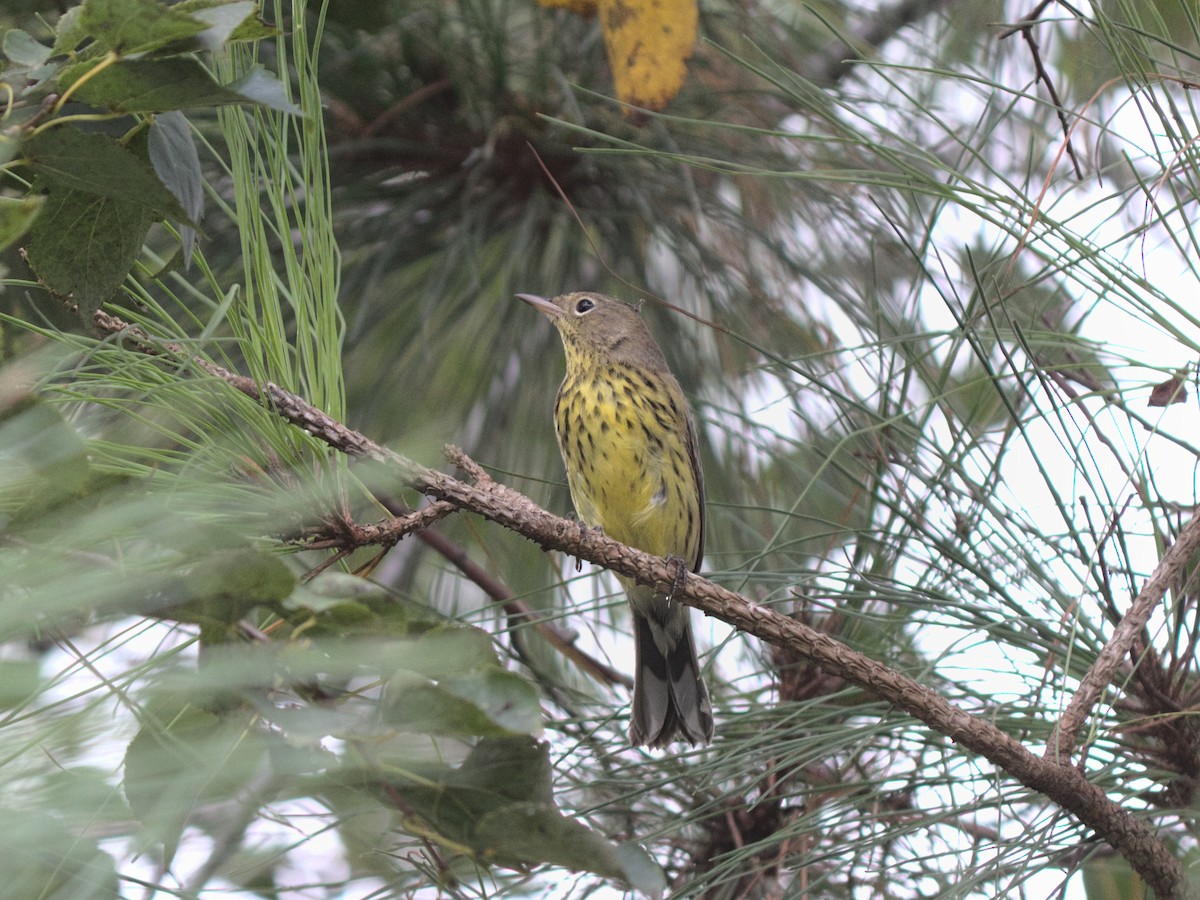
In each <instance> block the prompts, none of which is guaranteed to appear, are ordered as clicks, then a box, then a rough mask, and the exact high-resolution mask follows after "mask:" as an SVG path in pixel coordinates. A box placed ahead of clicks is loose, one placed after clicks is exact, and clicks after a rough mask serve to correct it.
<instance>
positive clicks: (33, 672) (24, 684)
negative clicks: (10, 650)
mask: <svg viewBox="0 0 1200 900" xmlns="http://www.w3.org/2000/svg"><path fill="white" fill-rule="evenodd" d="M40 668H41V667H40V664H39V663H38V662H37V660H17V659H5V660H0V709H12V708H14V707H16V706H19V705H21V704H23V703H26V702H27V701H28V700H29V699H30V698H32V697H34V696H35V695H36V694H37V692H38V686H39V685H40V684H41V683H42V674H41V671H40Z"/></svg>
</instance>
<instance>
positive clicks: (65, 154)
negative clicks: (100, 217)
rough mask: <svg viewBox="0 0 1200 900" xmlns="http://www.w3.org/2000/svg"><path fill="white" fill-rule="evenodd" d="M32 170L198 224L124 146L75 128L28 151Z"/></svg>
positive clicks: (51, 180) (43, 138)
mask: <svg viewBox="0 0 1200 900" xmlns="http://www.w3.org/2000/svg"><path fill="white" fill-rule="evenodd" d="M24 149H25V153H26V155H27V156H28V158H29V165H30V167H31V168H32V169H33V170H34V171H35V172H37V174H38V175H40V176H41V177H42V178H43V179H44V180H45V181H46V183H47V184H49V185H50V186H51V187H52V188H53V187H60V188H69V189H71V190H72V191H79V192H83V193H88V194H96V195H99V196H101V197H108V198H110V199H112V200H114V201H116V202H118V203H120V204H128V205H133V206H139V207H143V208H145V209H146V210H149V211H151V212H153V213H156V214H157V217H163V218H169V219H174V220H175V221H178V222H182V223H186V224H189V225H194V224H195V223H194V222H193V221H192V220H191V219H190V217H189V216H188V215H187V213H186V212H185V211H184V209H183V207H182V206H180V204H179V201H178V200H177V199H175V195H174V194H172V193H171V192H170V191H169V190H167V188H166V186H165V185H164V184H163V183H162V182H161V181H160V180H159V179H158V176H157V175H155V174H154V170H153V169H152V168H151V167H150V166H149V164H148V163H147V162H144V161H143V160H142V159H141V158H139V157H138V155H137V154H135V153H134V152H132V151H131V150H130V149H129V148H127V147H125V146H123V145H122V144H121V143H120V142H119V141H117V140H115V139H114V138H111V137H109V136H108V135H104V134H92V133H85V132H82V131H79V130H78V129H75V128H65V127H63V128H51V129H49V130H47V131H44V132H43V133H42V134H40V135H38V136H37V137H35V138H33V139H32V140H31V141H29V142H28V143H27V144H26V146H25V148H24Z"/></svg>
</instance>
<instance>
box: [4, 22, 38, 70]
mask: <svg viewBox="0 0 1200 900" xmlns="http://www.w3.org/2000/svg"><path fill="white" fill-rule="evenodd" d="M0 50H2V51H3V52H4V55H5V56H6V57H8V59H9V61H10V62H14V63H16V64H17V65H18V66H27V67H29V68H31V69H34V68H37V67H38V66H40V65H41V64H42V63H44V62H45V61H46V60H48V59H49V58H50V48H49V47H47V46H45V45H44V44H39V43H38V42H37V41H35V40H34V39H33V37H32V36H31V35H29V34H28V33H27V32H24V31H22V30H21V29H19V28H14V29H12V30H11V31H8V32H6V33H5V35H4V43H3V45H0Z"/></svg>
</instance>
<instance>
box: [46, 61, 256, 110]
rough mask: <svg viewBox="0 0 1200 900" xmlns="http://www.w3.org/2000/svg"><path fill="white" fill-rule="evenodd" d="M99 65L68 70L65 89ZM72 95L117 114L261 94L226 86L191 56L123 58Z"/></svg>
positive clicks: (213, 103)
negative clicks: (219, 82)
mask: <svg viewBox="0 0 1200 900" xmlns="http://www.w3.org/2000/svg"><path fill="white" fill-rule="evenodd" d="M97 64H98V61H97V60H89V61H88V62H84V63H78V64H76V65H74V66H71V67H70V68H68V69H65V70H64V71H63V73H62V79H61V80H62V85H63V89H64V90H65V89H66V88H68V87H70V85H72V84H74V83H75V82H76V81H78V80H79V79H80V78H82V77H83V76H84V75H86V74H87V73H88V72H89V71H91V70H92V69H93V68H95V67H96V65H97ZM72 96H73V97H74V98H75V99H76V100H79V101H80V102H83V103H88V104H91V105H92V106H99V107H103V108H104V109H110V110H113V111H114V112H164V111H167V110H179V109H197V108H204V107H216V106H231V105H234V104H238V103H254V104H259V103H260V101H259V100H258V99H257V98H252V97H248V96H247V95H245V94H244V93H240V92H239V91H237V90H230V89H229V88H225V87H222V86H221V85H220V84H218V83H217V82H216V81H214V80H213V77H212V76H211V75H209V74H208V70H207V69H205V68H204V66H202V65H200V63H199V62H197V61H196V60H195V59H191V58H172V59H130V60H123V61H121V62H118V63H116V64H114V65H110V66H107V67H106V68H104V69H103V70H101V71H99V72H97V73H96V75H94V76H92V77H91V78H89V79H88V80H87V81H85V82H83V84H81V85H80V87H79V89H78V90H77V91H75V93H74V94H73V95H72Z"/></svg>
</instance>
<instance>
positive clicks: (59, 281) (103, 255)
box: [27, 190, 153, 319]
mask: <svg viewBox="0 0 1200 900" xmlns="http://www.w3.org/2000/svg"><path fill="white" fill-rule="evenodd" d="M152 221H153V217H152V216H151V215H150V214H149V212H148V211H147V209H146V207H144V206H141V205H139V204H137V203H135V202H132V201H125V200H118V199H115V198H112V197H101V196H97V195H95V194H89V193H84V192H83V191H72V190H64V191H59V192H56V193H53V194H51V195H50V196H49V197H47V198H46V203H45V206H44V208H43V209H42V213H41V215H39V216H38V217H37V219H36V220H35V221H34V223H33V228H32V229H31V230H30V239H29V246H28V248H27V255H28V260H29V264H30V266H32V267H33V270H34V272H35V273H36V274H37V277H38V278H39V279H40V280H41V281H42V283H43V284H45V285H46V287H48V288H49V289H50V290H52V291H54V292H55V293H56V294H59V295H61V296H64V297H73V298H74V300H75V302H76V303H77V304H78V306H79V312H80V314H81V315H82V316H83V317H84V318H85V319H86V318H88V317H90V316H91V314H92V313H93V312H95V311H96V310H97V309H98V308H99V307H100V304H102V303H103V302H104V301H105V300H107V299H108V298H109V297H110V296H111V295H112V293H113V292H114V291H116V289H117V288H118V287H120V286H121V282H122V281H124V280H125V276H126V275H128V274H129V270H130V269H131V268H133V264H134V261H135V260H136V259H137V257H138V253H139V252H141V249H142V242H143V241H144V240H145V238H146V232H147V231H148V230H149V228H150V224H151V222H152Z"/></svg>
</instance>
